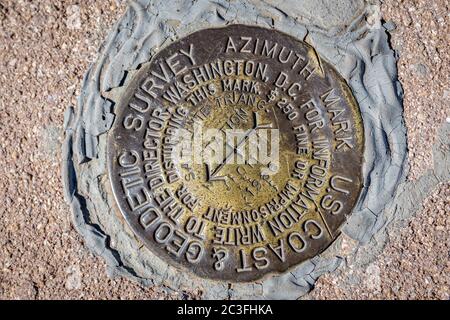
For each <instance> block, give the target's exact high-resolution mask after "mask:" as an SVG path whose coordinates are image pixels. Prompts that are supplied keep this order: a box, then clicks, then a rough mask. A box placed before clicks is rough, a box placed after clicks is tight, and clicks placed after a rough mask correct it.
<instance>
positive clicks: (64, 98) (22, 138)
mask: <svg viewBox="0 0 450 320" xmlns="http://www.w3.org/2000/svg"><path fill="white" fill-rule="evenodd" d="M124 9H125V4H124V2H122V1H118V0H116V1H113V0H108V1H107V0H101V1H100V0H95V1H94V0H90V1H72V0H64V1H62V0H41V1H25V0H0V199H2V202H1V203H0V247H1V250H0V299H179V298H195V297H196V296H198V295H199V293H193V294H192V293H189V294H187V293H177V292H166V291H165V290H163V289H162V288H152V289H149V288H142V287H140V286H139V285H137V284H136V283H134V282H132V281H130V280H127V279H122V278H117V279H110V278H108V277H107V276H106V272H105V264H104V262H103V261H102V260H101V259H99V258H97V257H95V256H93V255H92V254H91V253H90V252H89V251H88V250H87V249H86V248H85V247H84V245H83V239H82V238H81V237H80V236H79V235H78V234H77V232H76V231H75V230H74V228H73V227H72V225H71V214H70V211H69V207H68V206H67V205H66V204H65V202H64V199H63V194H62V186H61V178H60V161H61V155H60V146H61V142H62V130H61V127H62V123H63V113H64V111H65V109H66V108H67V106H69V105H76V97H77V96H78V94H79V90H80V86H81V81H82V77H83V75H84V72H85V71H86V70H87V68H88V65H89V63H90V62H91V61H93V60H95V58H96V50H97V48H98V47H99V46H100V44H101V42H102V40H103V39H104V38H105V36H106V33H107V32H108V30H109V28H110V27H111V25H112V24H113V22H114V21H116V20H117V19H118V17H119V16H120V15H121V14H122V13H123V12H124ZM77 12H79V13H80V15H79V20H78V19H77ZM382 12H383V15H384V17H385V19H386V20H391V21H393V22H395V24H396V25H397V29H396V30H394V31H393V33H392V44H393V47H394V48H395V49H397V50H399V53H400V57H401V58H400V61H399V72H400V79H401V81H402V84H403V86H404V89H405V119H406V124H407V128H408V134H409V147H410V152H409V156H410V159H411V160H410V161H411V172H410V175H409V179H411V180H414V179H417V178H418V177H420V176H421V175H422V174H423V172H424V171H425V170H426V169H427V168H429V167H430V166H431V164H432V154H431V147H432V145H433V142H434V139H435V135H436V129H437V128H438V127H439V126H440V124H442V123H444V122H445V121H446V120H445V119H446V118H447V117H450V112H449V109H448V105H449V99H450V94H449V92H450V91H449V90H450V89H449V88H448V83H449V81H448V80H449V78H448V75H449V71H450V70H449V57H448V44H449V43H450V41H449V40H450V39H449V37H450V30H449V2H448V1H446V0H435V1H425V0H404V1H399V0H386V1H384V4H383V6H382ZM424 206H425V208H424V210H421V211H420V212H418V213H417V215H416V217H415V218H413V220H412V221H411V222H410V223H409V224H408V225H407V226H405V227H404V228H402V229H401V230H399V231H398V236H397V237H395V238H394V239H391V242H390V243H389V244H388V246H387V247H386V248H385V250H384V252H383V253H382V255H381V256H380V257H379V258H378V259H377V261H375V262H374V263H372V264H371V265H370V266H369V267H368V268H366V269H364V270H363V269H351V268H348V269H345V272H339V273H338V274H332V275H328V276H326V277H323V278H322V279H321V280H319V282H318V285H317V288H316V290H315V291H314V292H313V293H312V294H311V295H310V296H309V298H313V299H314V298H326V299H339V298H354V299H362V298H371V299H372V298H373V299H378V298H388V299H399V298H411V299H413V298H431V299H449V286H450V279H449V277H450V276H449V275H450V263H449V252H450V237H449V230H450V219H449V213H450V184H448V183H447V184H442V185H441V186H440V187H439V188H438V189H437V190H435V192H434V193H433V195H431V196H430V197H429V198H428V199H427V201H426V202H425V204H424Z"/></svg>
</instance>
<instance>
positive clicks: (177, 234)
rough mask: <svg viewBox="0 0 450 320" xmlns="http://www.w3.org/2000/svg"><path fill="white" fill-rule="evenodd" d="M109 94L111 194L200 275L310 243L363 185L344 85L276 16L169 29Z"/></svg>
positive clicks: (272, 264) (143, 234) (309, 250)
mask: <svg viewBox="0 0 450 320" xmlns="http://www.w3.org/2000/svg"><path fill="white" fill-rule="evenodd" d="M115 108H116V109H115V113H116V119H115V122H114V125H113V128H112V130H111V131H110V132H109V136H108V171H109V177H110V181H111V184H112V189H113V192H114V195H115V199H116V201H117V204H118V207H119V208H120V210H121V212H122V214H123V216H124V217H125V219H126V221H127V222H128V223H129V225H130V226H131V228H132V229H133V231H134V232H135V233H136V234H137V235H138V236H139V237H140V239H141V240H142V241H143V242H144V243H145V245H146V246H147V247H148V249H150V250H151V251H152V252H153V253H155V254H156V255H157V256H159V257H160V258H161V259H163V260H165V261H166V262H168V263H169V264H172V265H174V266H184V267H185V268H186V269H187V270H190V271H191V272H193V273H195V274H197V275H199V276H202V277H207V278H212V279H217V280H226V281H251V280H256V279H258V278H261V277H263V276H264V275H266V274H268V273H273V272H283V271H286V270H288V269H289V268H291V267H293V266H295V265H297V264H299V263H300V262H302V261H305V260H307V259H310V258H312V257H314V256H316V255H317V254H319V253H321V252H322V251H323V250H324V249H326V248H327V247H328V246H329V245H330V244H331V243H332V242H333V241H334V239H335V238H336V237H337V236H338V235H339V228H340V226H341V225H342V224H343V223H344V222H345V220H346V217H347V216H348V215H349V214H350V213H351V210H352V208H353V207H354V205H355V203H356V201H357V199H358V196H359V193H360V191H361V188H362V178H361V175H362V174H361V171H362V170H361V167H362V162H363V157H362V155H363V148H364V145H363V144H364V137H363V125H362V120H361V115H360V112H359V108H358V106H357V104H356V102H355V99H354V98H353V96H352V94H351V92H350V89H349V88H348V86H347V84H346V83H345V81H344V79H343V78H342V77H341V76H340V75H339V74H338V73H337V72H336V71H335V70H334V69H333V68H332V67H331V66H330V64H328V63H327V62H326V61H324V60H323V59H320V58H319V57H318V56H317V54H316V52H315V50H314V49H313V48H312V47H311V46H309V45H308V44H306V43H304V42H302V41H299V40H297V39H295V38H293V37H291V36H288V35H286V34H284V33H281V32H278V31H275V30H268V29H264V28H260V27H250V26H243V25H231V26H228V27H225V28H219V29H206V30H201V31H198V32H196V33H193V34H191V35H189V36H187V37H185V38H183V39H181V40H178V41H176V42H174V43H172V44H170V45H169V46H167V47H165V48H164V49H162V50H161V51H159V52H158V53H157V54H156V55H155V56H154V58H153V59H152V61H151V62H150V63H149V64H145V65H144V66H143V67H142V68H141V70H139V72H137V73H136V74H135V75H134V77H133V78H132V81H131V82H130V83H129V84H127V88H126V91H125V94H124V96H123V97H122V99H121V101H120V103H119V104H118V105H116V106H115Z"/></svg>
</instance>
